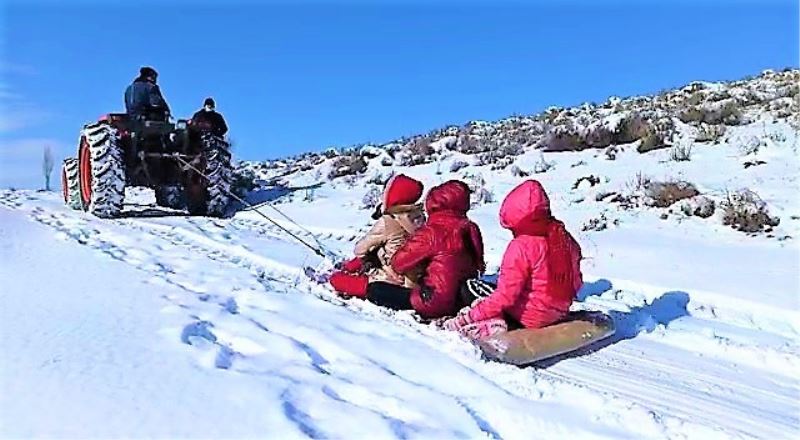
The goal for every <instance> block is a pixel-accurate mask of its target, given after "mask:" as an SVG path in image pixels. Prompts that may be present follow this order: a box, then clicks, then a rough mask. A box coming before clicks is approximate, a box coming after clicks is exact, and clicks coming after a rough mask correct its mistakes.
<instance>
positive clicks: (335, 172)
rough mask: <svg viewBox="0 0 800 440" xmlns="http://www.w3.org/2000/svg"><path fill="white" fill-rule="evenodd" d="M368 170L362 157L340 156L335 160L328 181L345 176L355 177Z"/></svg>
mask: <svg viewBox="0 0 800 440" xmlns="http://www.w3.org/2000/svg"><path fill="white" fill-rule="evenodd" d="M366 169H367V162H366V161H365V160H364V158H363V157H361V156H356V155H348V156H339V157H337V158H336V159H334V160H333V164H332V165H331V171H330V173H328V179H336V178H337V177H343V176H354V175H356V174H361V173H363V172H364V171H366Z"/></svg>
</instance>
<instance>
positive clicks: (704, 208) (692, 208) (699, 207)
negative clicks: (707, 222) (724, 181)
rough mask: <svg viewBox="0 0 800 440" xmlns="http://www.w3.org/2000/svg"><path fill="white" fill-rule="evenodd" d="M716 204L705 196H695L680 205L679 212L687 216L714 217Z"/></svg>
mask: <svg viewBox="0 0 800 440" xmlns="http://www.w3.org/2000/svg"><path fill="white" fill-rule="evenodd" d="M716 209H717V204H716V203H715V202H714V201H713V200H711V199H709V198H708V197H706V196H696V197H691V198H688V199H686V200H684V201H683V202H682V203H681V211H682V212H683V213H684V214H686V215H689V216H692V215H693V216H696V217H700V218H708V217H711V216H712V215H714V212H715V211H716Z"/></svg>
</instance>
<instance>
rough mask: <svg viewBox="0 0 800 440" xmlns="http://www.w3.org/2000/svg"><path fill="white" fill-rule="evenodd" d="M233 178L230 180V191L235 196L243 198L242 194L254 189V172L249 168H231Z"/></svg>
mask: <svg viewBox="0 0 800 440" xmlns="http://www.w3.org/2000/svg"><path fill="white" fill-rule="evenodd" d="M232 177H233V179H232V180H231V192H232V193H234V194H236V195H237V196H239V197H241V198H244V196H245V195H246V194H247V193H248V192H250V191H252V190H254V189H255V188H256V186H258V185H257V184H256V173H254V172H253V170H251V169H249V168H237V169H235V170H233V176H232Z"/></svg>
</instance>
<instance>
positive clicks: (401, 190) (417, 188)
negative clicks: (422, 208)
mask: <svg viewBox="0 0 800 440" xmlns="http://www.w3.org/2000/svg"><path fill="white" fill-rule="evenodd" d="M423 190H424V187H423V185H422V182H420V181H419V180H416V179H412V178H411V177H408V176H406V175H405V174H398V175H396V176H393V177H392V178H391V179H389V180H388V181H387V182H386V185H385V186H384V188H383V197H382V200H381V204H380V205H378V207H377V208H376V210H375V213H374V214H373V218H375V219H376V220H377V218H379V217H380V216H381V215H383V213H392V212H397V211H402V210H404V209H405V208H407V207H409V206H412V205H414V204H415V203H417V202H418V201H419V199H420V198H421V197H422V191H423Z"/></svg>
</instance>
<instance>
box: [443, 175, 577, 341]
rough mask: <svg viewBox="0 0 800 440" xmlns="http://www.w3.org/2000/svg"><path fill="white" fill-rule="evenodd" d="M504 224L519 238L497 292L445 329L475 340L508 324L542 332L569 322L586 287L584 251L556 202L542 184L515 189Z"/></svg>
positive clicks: (505, 207) (508, 200)
mask: <svg viewBox="0 0 800 440" xmlns="http://www.w3.org/2000/svg"><path fill="white" fill-rule="evenodd" d="M500 224H501V225H502V226H503V227H504V228H506V229H510V230H511V232H512V233H513V234H514V238H513V239H512V240H511V242H510V243H509V244H508V248H506V251H505V254H504V255H503V262H502V265H501V267H500V277H499V279H498V284H497V288H496V289H495V290H494V292H493V293H492V294H491V295H490V296H488V297H487V298H485V299H483V300H479V301H477V302H476V304H475V305H473V306H472V307H471V308H469V309H465V310H462V311H461V312H460V313H459V314H458V316H456V317H455V318H451V319H448V320H446V321H444V323H443V327H444V328H446V329H448V330H453V331H458V332H459V333H461V334H462V335H464V336H467V337H470V338H472V339H483V338H486V337H489V336H491V335H493V334H495V333H497V332H499V331H502V330H505V329H506V328H507V327H506V323H507V322H508V321H511V323H512V324H521V325H522V326H523V327H526V328H540V327H544V326H547V325H550V324H553V323H555V322H557V321H559V320H561V319H563V318H564V317H565V316H566V315H567V313H568V312H569V307H570V305H571V304H572V300H573V299H574V298H575V295H576V294H577V292H578V290H579V289H580V287H581V285H582V284H583V281H582V276H581V271H580V260H581V248H580V246H579V245H578V243H577V242H576V241H575V239H574V238H573V237H572V235H570V233H569V232H567V230H566V229H565V228H564V224H563V223H562V222H560V221H558V220H556V219H555V218H553V217H552V215H551V214H550V200H549V199H548V197H547V194H546V193H545V191H544V188H542V185H541V184H540V183H539V182H537V181H536V180H528V181H526V182H523V183H522V184H520V185H519V186H517V187H516V188H514V189H513V190H512V191H511V192H510V193H509V194H508V196H506V199H505V200H504V201H503V204H502V206H501V207H500Z"/></svg>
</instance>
